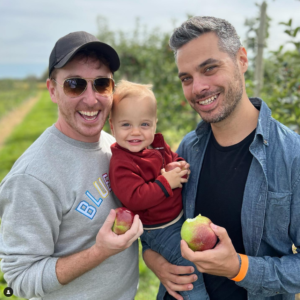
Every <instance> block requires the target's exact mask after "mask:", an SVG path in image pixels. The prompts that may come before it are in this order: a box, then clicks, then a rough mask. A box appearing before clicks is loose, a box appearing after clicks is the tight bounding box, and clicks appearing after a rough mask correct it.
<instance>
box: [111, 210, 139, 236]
mask: <svg viewBox="0 0 300 300" xmlns="http://www.w3.org/2000/svg"><path fill="white" fill-rule="evenodd" d="M115 211H116V217H115V221H114V224H113V227H112V231H113V232H114V233H116V234H118V235H120V234H123V233H125V232H126V231H127V230H129V229H130V227H131V225H132V222H133V218H134V214H133V212H132V211H130V210H129V209H127V208H125V207H119V208H116V209H115Z"/></svg>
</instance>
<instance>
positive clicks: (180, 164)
mask: <svg viewBox="0 0 300 300" xmlns="http://www.w3.org/2000/svg"><path fill="white" fill-rule="evenodd" d="M176 167H179V168H180V169H181V170H187V171H188V172H187V174H185V175H184V176H183V178H187V179H188V178H189V175H190V173H191V171H190V164H188V163H187V162H186V161H185V160H181V161H173V162H171V163H169V164H167V165H166V172H169V171H171V170H173V169H175V168H176Z"/></svg>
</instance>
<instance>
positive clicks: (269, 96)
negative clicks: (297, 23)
mask: <svg viewBox="0 0 300 300" xmlns="http://www.w3.org/2000/svg"><path fill="white" fill-rule="evenodd" d="M281 24H283V25H285V26H287V27H288V29H287V30H285V33H287V34H288V35H289V36H290V37H291V38H292V39H291V41H290V43H292V44H294V46H295V48H296V49H295V50H293V51H285V52H284V51H283V50H284V46H283V45H282V46H280V47H279V49H278V50H277V51H273V52H272V55H271V57H270V58H269V59H267V60H265V74H264V76H265V80H264V82H265V83H264V88H263V92H262V98H263V99H265V100H266V101H267V103H268V104H269V106H270V108H271V110H272V113H273V117H274V118H275V119H277V120H278V121H280V122H281V123H283V124H285V125H287V126H289V127H290V128H291V129H293V130H295V131H296V132H298V133H300V47H299V45H300V42H299V41H297V40H296V36H297V34H298V33H299V32H300V27H297V28H295V29H293V28H292V20H289V21H288V22H287V23H281Z"/></svg>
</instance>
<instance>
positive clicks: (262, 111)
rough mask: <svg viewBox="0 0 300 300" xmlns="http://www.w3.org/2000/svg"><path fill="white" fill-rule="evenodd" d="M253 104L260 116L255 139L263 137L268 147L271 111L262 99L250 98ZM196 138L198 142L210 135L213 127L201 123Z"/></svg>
mask: <svg viewBox="0 0 300 300" xmlns="http://www.w3.org/2000/svg"><path fill="white" fill-rule="evenodd" d="M249 100H250V101H251V103H252V104H253V105H254V106H255V108H257V109H258V110H259V116H258V121H257V127H256V132H255V138H256V137H257V136H258V135H259V136H261V137H262V141H263V143H264V144H265V145H266V146H268V143H269V134H270V122H271V110H270V109H269V108H268V106H267V105H266V103H265V102H264V101H262V99H260V98H249ZM195 132H196V136H197V137H198V141H199V139H200V138H201V137H203V136H204V135H207V134H210V132H211V126H210V124H209V123H207V122H205V121H201V122H200V123H199V124H198V125H197V127H196V130H195Z"/></svg>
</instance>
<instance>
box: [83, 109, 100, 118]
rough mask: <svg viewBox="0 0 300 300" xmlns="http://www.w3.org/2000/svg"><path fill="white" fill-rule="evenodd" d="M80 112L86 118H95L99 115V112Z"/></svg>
mask: <svg viewBox="0 0 300 300" xmlns="http://www.w3.org/2000/svg"><path fill="white" fill-rule="evenodd" d="M79 112H80V114H82V115H84V116H88V117H94V116H96V115H97V114H98V112H99V111H98V110H97V111H79Z"/></svg>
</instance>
